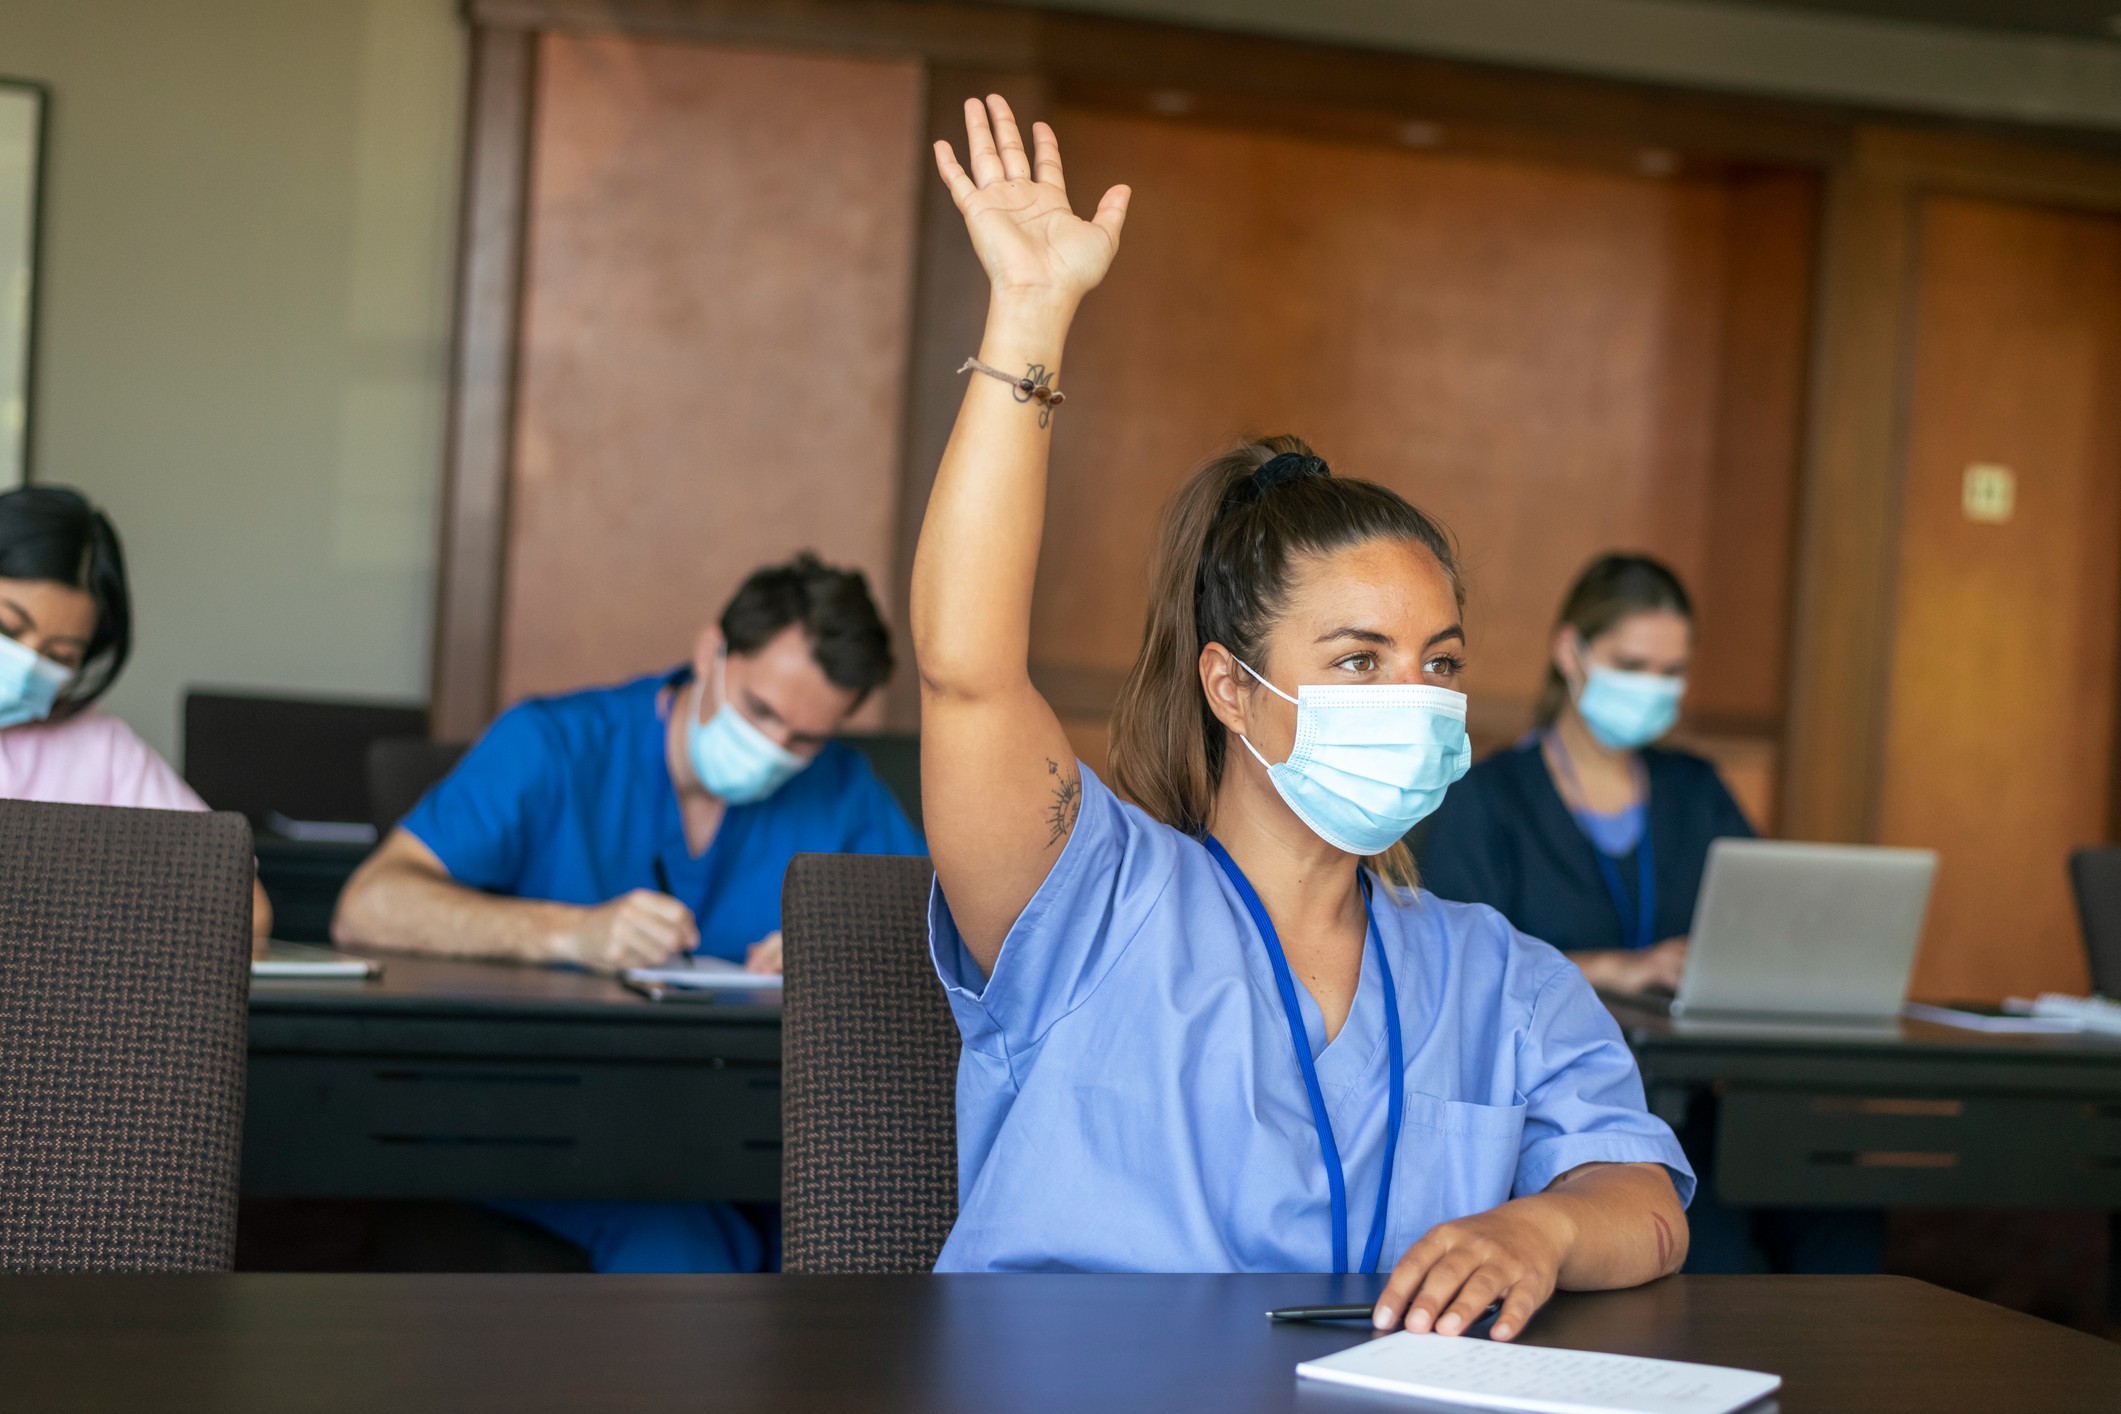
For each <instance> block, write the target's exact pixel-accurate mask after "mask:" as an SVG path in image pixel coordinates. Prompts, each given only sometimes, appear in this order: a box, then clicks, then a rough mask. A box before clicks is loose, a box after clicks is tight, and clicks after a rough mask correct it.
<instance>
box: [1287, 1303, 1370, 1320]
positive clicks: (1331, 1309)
mask: <svg viewBox="0 0 2121 1414" xmlns="http://www.w3.org/2000/svg"><path fill="white" fill-rule="evenodd" d="M1376 1309H1377V1303H1376V1302H1374V1301H1372V1302H1369V1303H1367V1304H1365V1305H1361V1306H1283V1307H1281V1308H1280V1309H1278V1310H1274V1311H1269V1312H1267V1319H1268V1320H1270V1321H1367V1320H1369V1319H1370V1313H1371V1312H1373V1311H1375V1310H1376Z"/></svg>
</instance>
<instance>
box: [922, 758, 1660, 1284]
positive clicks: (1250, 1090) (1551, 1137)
mask: <svg viewBox="0 0 2121 1414" xmlns="http://www.w3.org/2000/svg"><path fill="white" fill-rule="evenodd" d="M1082 778H1083V796H1082V807H1081V813H1080V815H1079V817H1078V818H1077V820H1076V824H1075V830H1074V832H1073V833H1072V834H1071V835H1070V836H1069V838H1068V841H1067V843H1066V845H1064V846H1063V847H1062V850H1061V854H1060V858H1059V859H1058V860H1056V861H1055V862H1054V865H1053V869H1052V872H1051V873H1049V874H1048V875H1047V876H1046V880H1045V882H1044V883H1043V884H1041V885H1040V886H1039V890H1038V892H1037V894H1036V895H1034V896H1033V897H1032V899H1031V902H1030V903H1029V904H1027V905H1026V906H1025V908H1024V911H1023V913H1022V914H1021V915H1020V916H1019V917H1018V918H1017V920H1016V923H1015V926H1013V927H1012V928H1011V929H1010V930H1009V936H1008V939H1007V941H1006V942H1005V943H1004V944H1003V947H1002V953H1001V957H1000V960H999V961H998V962H997V963H996V965H995V969H994V975H993V976H992V977H991V978H983V977H982V976H981V973H980V970H979V965H978V963H977V962H975V961H974V959H973V957H972V955H971V953H970V952H968V951H967V950H966V948H965V946H964V942H963V940H962V939H961V938H960V937H959V935H958V931H957V926H956V924H955V923H953V922H952V921H951V917H950V909H949V905H948V903H947V901H946V900H945V899H944V898H943V895H942V893H941V890H940V889H939V888H938V890H937V891H936V893H935V895H934V896H933V898H932V900H931V902H930V905H929V932H930V943H931V947H932V949H933V952H934V958H935V966H936V971H937V972H938V973H939V974H940V975H941V978H942V981H943V985H944V987H945V988H946V989H947V991H948V993H949V997H950V1006H951V1010H952V1011H953V1012H954V1013H955V1014H956V1017H957V1023H958V1028H959V1030H960V1032H961V1033H962V1034H963V1037H964V1050H963V1052H962V1054H961V1057H960V1060H959V1064H958V1080H957V1133H958V1203H959V1211H958V1218H957V1224H956V1226H955V1227H954V1228H953V1229H952V1230H951V1233H950V1239H949V1241H948V1242H947V1243H946V1244H944V1247H943V1252H942V1257H941V1260H940V1261H938V1262H937V1264H936V1270H938V1271H1071V1270H1073V1271H1145V1272H1217V1271H1265V1272H1278V1271H1313V1272H1323V1271H1330V1270H1332V1263H1333V1242H1332V1226H1331V1208H1330V1198H1329V1194H1328V1187H1327V1178H1326V1170H1325V1164H1324V1161H1323V1159H1322V1158H1321V1156H1320V1150H1319V1139H1318V1131H1317V1130H1316V1129H1315V1128H1314V1127H1313V1124H1312V1118H1311V1108H1310V1101H1309V1098H1308V1096H1307V1094H1306V1092H1305V1088H1304V1080H1303V1076H1302V1073H1301V1070H1300V1068H1299V1065H1298V1062H1297V1058H1296V1055H1295V1052H1294V1050H1293V1049H1292V1043H1291V1038H1290V1032H1289V1026H1288V1022H1287V1021H1286V1019H1285V1014H1284V1013H1283V1011H1282V1004H1281V1000H1280V997H1279V995H1278V994H1277V991H1276V988H1275V982H1274V975H1273V971H1272V967H1271V964H1270V963H1269V962H1268V960H1267V954H1266V952H1265V950H1264V947H1263V945H1262V941H1261V938H1260V934H1259V930H1258V929H1257V928H1256V927H1255V926H1254V924H1253V922H1252V920H1251V917H1250V915H1249V914H1248V912H1247V911H1246V908H1245V905H1244V902H1243V901H1242V899H1241V898H1240V897H1239V895H1238V893H1237V891H1236V889H1235V887H1234V886H1233V885H1232V884H1231V882H1230V880H1229V879H1228V877H1227V876H1225V875H1224V873H1223V871H1222V869H1221V868H1220V867H1218V866H1217V864H1216V863H1215V861H1214V859H1213V858H1212V857H1211V856H1210V855H1209V853H1208V850H1207V848H1206V847H1205V846H1204V845H1203V844H1202V843H1201V842H1200V841H1198V840H1196V839H1193V838H1191V837H1190V836H1187V835H1184V834H1181V833H1180V832H1179V831H1177V830H1174V829H1172V828H1170V827H1169V826H1167V825H1162V824H1159V823H1157V822H1156V821H1155V820H1152V819H1151V818H1150V817H1149V816H1148V815H1146V814H1145V813H1143V812H1142V811H1141V810H1139V809H1137V808H1136V807H1134V806H1132V805H1128V804H1125V803H1123V802H1121V801H1120V800H1119V799H1118V798H1117V797H1116V796H1114V795H1113V794H1112V792H1111V791H1110V790H1109V789H1107V788H1106V786H1105V785H1104V783H1103V782H1101V781H1100V780H1098V778H1097V776H1096V775H1095V773H1093V772H1092V771H1090V770H1089V769H1088V768H1087V767H1086V768H1084V769H1083V773H1082ZM1373 913H1374V916H1375V918H1376V921H1377V928H1378V932H1379V935H1380V937H1381V939H1382V941H1383V943H1384V946H1385V950H1386V953H1387V955H1388V957H1389V958H1390V966H1391V968H1392V973H1393V977H1394V979H1395V981H1396V983H1397V990H1398V996H1399V1010H1400V1016H1401V1027H1402V1031H1403V1033H1404V1039H1405V1045H1406V1070H1405V1078H1404V1087H1405V1088H1404V1091H1403V1094H1404V1098H1405V1118H1404V1121H1403V1126H1402V1132H1401V1135H1400V1140H1399V1149H1398V1152H1397V1155H1396V1157H1395V1159H1394V1163H1393V1173H1392V1193H1391V1213H1390V1218H1389V1220H1388V1224H1387V1229H1386V1235H1385V1242H1384V1248H1383V1253H1382V1255H1381V1257H1380V1259H1379V1266H1380V1268H1381V1269H1388V1268H1389V1267H1390V1266H1391V1265H1392V1264H1393V1263H1394V1262H1396V1261H1398V1259H1399V1257H1400V1256H1401V1255H1402V1254H1403V1253H1404V1252H1405V1251H1406V1249H1407V1248H1408V1247H1410V1246H1412V1245H1413V1244H1414V1242H1415V1241H1416V1240H1417V1239H1419V1238H1420V1237H1421V1235H1422V1234H1423V1233H1425V1232H1427V1231H1428V1230H1429V1229H1430V1228H1431V1227H1433V1226H1435V1225H1436V1224H1437V1223H1440V1222H1444V1221H1447V1220H1449V1219H1452V1218H1457V1217H1463V1216H1466V1215H1467V1214H1471V1213H1477V1212H1481V1211H1484V1210H1486V1209H1488V1208H1492V1207H1494V1206H1495V1205H1497V1204H1499V1203H1502V1202H1504V1201H1505V1200H1507V1199H1509V1198H1512V1197H1515V1196H1520V1195H1524V1194H1529V1193H1537V1192H1539V1191H1540V1190H1541V1189H1543V1188H1545V1187H1546V1186H1547V1185H1548V1184H1549V1183H1551V1182H1552V1181H1553V1180H1554V1179H1555V1178H1556V1177H1558V1176H1559V1175H1561V1174H1562V1173H1564V1172H1566V1171H1567V1170H1569V1169H1572V1168H1575V1167H1576V1166H1577V1165H1579V1164H1585V1163H1591V1162H1595V1161H1607V1162H1614V1163H1659V1164H1663V1165H1664V1166H1665V1168H1666V1169H1667V1170H1669V1171H1670V1173H1671V1175H1672V1180H1673V1183H1674V1184H1675V1185H1676V1186H1677V1188H1678V1190H1679V1194H1680V1197H1681V1199H1682V1201H1684V1200H1686V1199H1689V1198H1691V1196H1692V1194H1693V1188H1694V1177H1693V1170H1692V1169H1690V1168H1689V1167H1688V1166H1687V1161H1686V1158H1685V1156H1684V1155H1682V1154H1681V1153H1680V1151H1679V1145H1678V1144H1677V1142H1675V1141H1674V1139H1673V1138H1672V1133H1671V1131H1670V1130H1669V1129H1667V1128H1666V1127H1665V1125H1664V1124H1663V1122H1662V1121H1660V1120H1658V1119H1655V1118H1653V1117H1652V1116H1651V1115H1650V1114H1649V1113H1648V1112H1647V1111H1646V1110H1645V1108H1644V1105H1643V1094H1642V1080H1641V1077H1640V1076H1639V1075H1638V1074H1637V1072H1636V1069H1635V1061H1634V1058H1633V1057H1632V1056H1631V1055H1630V1054H1629V1053H1628V1049H1627V1046H1626V1044H1625V1043H1624V1042H1623V1041H1622V1040H1621V1036H1620V1031H1619V1029H1618V1028H1617V1027H1616V1026H1615V1025H1614V1024H1613V1020H1612V1018H1611V1017H1610V1016H1608V1015H1607V1014H1606V1011H1605V1009H1604V1008H1603V1007H1602V1006H1600V1005H1599V1004H1598V1000H1597V998H1596V997H1594V996H1593V995H1592V993H1591V989H1590V987H1589V986H1588V985H1587V984H1586V983H1585V982H1584V980H1583V974H1582V973H1580V972H1578V971H1577V970H1576V968H1575V967H1573V966H1571V965H1570V964H1569V963H1568V961H1567V960H1566V959H1564V958H1563V957H1562V956H1561V955H1560V954H1559V953H1556V952H1555V951H1554V950H1553V949H1552V948H1549V947H1547V946H1546V945H1545V944H1544V943H1539V942H1535V941H1533V940H1532V939H1530V938H1527V937H1525V936H1524V935H1523V934H1521V933H1518V932H1516V931H1515V930H1514V929H1512V928H1511V927H1510V926H1509V924H1508V923H1507V922H1505V921H1504V920H1503V918H1502V917H1501V915H1499V914H1497V913H1496V912H1495V911H1494V910H1492V909H1488V908H1480V907H1467V906H1464V905H1459V904H1450V903H1444V902H1442V901H1441V900H1438V899H1436V898H1433V897H1431V896H1430V895H1428V894H1426V893H1420V892H1414V891H1408V890H1400V889H1394V888H1391V887H1389V886H1380V887H1378V888H1377V890H1376V892H1375V895H1374V898H1373ZM1376 974H1377V968H1376V966H1375V960H1374V957H1373V955H1372V953H1371V951H1370V950H1369V949H1367V948H1366V949H1365V950H1364V956H1363V967H1362V974H1361V979H1360V981H1359V983H1358V985H1357V987H1356V992H1355V999H1354V1004H1353V1006H1352V1008H1351V1010H1350V1011H1349V1014H1348V1019H1347V1021H1346V1022H1345V1023H1344V1025H1343V1026H1342V1028H1341V1031H1340V1033H1339V1034H1338V1035H1337V1036H1335V1037H1334V1039H1333V1042H1332V1044H1331V1045H1327V1044H1326V1043H1325V1023H1324V1019H1323V1018H1322V1016H1321V1015H1320V1013H1319V1010H1318V1007H1317V1004H1316V1003H1314V1002H1313V1001H1312V1000H1311V997H1310V994H1309V993H1308V992H1307V991H1305V990H1304V989H1303V988H1301V987H1299V988H1298V989H1297V992H1298V997H1299V1005H1300V1007H1301V1009H1302V1011H1303V1017H1304V1023H1305V1028H1306V1031H1307V1033H1308V1039H1309V1042H1310V1047H1311V1051H1312V1054H1313V1057H1314V1059H1315V1062H1316V1067H1317V1072H1318V1079H1319V1084H1320V1088H1321V1090H1322V1091H1323V1093H1324V1097H1325V1101H1326V1109H1327V1113H1328V1115H1329V1117H1330V1119H1331V1122H1332V1126H1333V1133H1334V1138H1335V1140H1336V1142H1337V1144H1338V1146H1339V1150H1340V1156H1341V1164H1342V1167H1343V1169H1344V1170H1345V1172H1346V1176H1347V1192H1348V1194H1349V1201H1348V1206H1349V1209H1350V1211H1351V1213H1353V1214H1355V1215H1356V1216H1354V1217H1353V1218H1351V1227H1352V1228H1353V1229H1354V1231H1352V1232H1351V1233H1350V1238H1349V1240H1350V1246H1351V1249H1352V1250H1354V1251H1356V1252H1360V1251H1361V1249H1362V1246H1363V1244H1364V1242H1365V1240H1366V1238H1367V1237H1368V1224H1369V1220H1370V1212H1371V1207H1372V1204H1373V1200H1374V1195H1375V1194H1376V1192H1377V1184H1378V1179H1379V1176H1380V1174H1381V1172H1382V1170H1383V1163H1384V1154H1383V1150H1384V1134H1385V1122H1386V1086H1387V1084H1388V1083H1389V1080H1388V1076H1389V1071H1390V1064H1389V1061H1388V1058H1387V1049H1388V1048H1387V1046H1386V1027H1385V1024H1384V1000H1383V995H1382V991H1383V989H1382V981H1381V979H1380V978H1379V977H1378V976H1377V975H1376Z"/></svg>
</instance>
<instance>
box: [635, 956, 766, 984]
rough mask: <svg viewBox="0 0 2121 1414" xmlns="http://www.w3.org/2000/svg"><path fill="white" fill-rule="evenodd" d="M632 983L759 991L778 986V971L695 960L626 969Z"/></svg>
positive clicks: (712, 959) (708, 959)
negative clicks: (747, 969) (658, 983)
mask: <svg viewBox="0 0 2121 1414" xmlns="http://www.w3.org/2000/svg"><path fill="white" fill-rule="evenodd" d="M626 980H627V981H629V982H660V983H662V984H663V985H664V986H666V987H684V988H686V989H687V990H690V991H696V992H734V991H758V990H761V989H763V988H769V987H779V986H780V985H781V976H780V974H779V973H778V972H746V971H745V970H744V969H743V968H741V967H739V966H737V965H736V964H735V963H733V962H730V961H729V960H728V959H726V958H720V957H693V958H687V959H685V960H684V961H682V962H673V963H668V964H666V965H664V966H662V967H634V968H629V969H627V972H626Z"/></svg>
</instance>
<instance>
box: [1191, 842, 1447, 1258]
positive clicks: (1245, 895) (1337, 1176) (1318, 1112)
mask: <svg viewBox="0 0 2121 1414" xmlns="http://www.w3.org/2000/svg"><path fill="white" fill-rule="evenodd" d="M1203 842H1204V843H1205V844H1206V845H1207V846H1208V853H1210V854H1212V855H1214V856H1215V862H1216V863H1217V864H1220V865H1221V866H1222V868H1223V873H1225V874H1227V875H1229V876H1230V882H1231V883H1232V884H1234V885H1236V887H1237V894H1238V897H1240V898H1242V899H1243V900H1244V901H1245V908H1246V910H1247V911H1248V912H1250V913H1251V915H1252V922H1253V924H1254V925H1256V926H1257V927H1258V929H1259V939H1260V943H1261V945H1262V946H1263V947H1265V948H1266V950H1267V961H1268V962H1270V963H1272V964H1273V965H1274V986H1275V989H1276V990H1277V991H1279V992H1280V993H1281V1010H1282V1017H1283V1019H1284V1020H1286V1021H1287V1022H1288V1023H1289V1039H1290V1040H1291V1041H1292V1042H1294V1043H1295V1045H1296V1064H1297V1065H1298V1066H1299V1067H1300V1068H1301V1069H1302V1071H1303V1074H1304V1092H1305V1093H1306V1094H1308V1095H1309V1096H1310V1097H1311V1125H1312V1127H1313V1128H1314V1129H1316V1130H1317V1131H1318V1148H1319V1152H1320V1154H1321V1155H1323V1156H1324V1158H1325V1163H1326V1191H1327V1193H1328V1195H1329V1196H1330V1197H1331V1199H1332V1205H1333V1271H1334V1274H1335V1275H1344V1274H1346V1272H1347V1270H1348V1180H1347V1177H1346V1176H1345V1175H1344V1174H1343V1173H1342V1172H1341V1167H1340V1146H1339V1145H1338V1144H1336V1143H1335V1142H1334V1141H1333V1121H1332V1120H1331V1119H1330V1118H1329V1117H1328V1116H1327V1114H1326V1097H1325V1092H1324V1091H1322V1090H1320V1089H1319V1088H1318V1067H1317V1066H1316V1065H1315V1064H1314V1063H1313V1062H1312V1060H1311V1038H1310V1037H1309V1036H1308V1035H1306V1034H1305V1032H1304V1014H1303V1010H1302V1008H1301V1007H1299V1006H1298V1005H1297V1003H1296V979H1295V978H1294V977H1292V976H1291V975H1290V974H1289V959H1288V957H1287V956H1286V955H1285V954H1284V953H1283V952H1282V950H1281V937H1280V935H1279V934H1277V933H1276V932H1275V931H1274V922H1273V920H1272V919H1270V918H1268V917H1267V909H1266V905H1264V904H1262V903H1261V902H1260V901H1259V895H1258V894H1256V893H1254V892H1253V891H1252V882H1251V880H1249V879H1247V878H1246V877H1245V875H1244V871H1243V870H1241V869H1239V868H1238V867H1237V862H1236V861H1235V860H1233V859H1232V858H1230V853H1229V851H1228V850H1226V849H1224V848H1223V847H1222V841H1220V840H1218V839H1216V838H1215V837H1214V836H1213V835H1209V836H1206V837H1205V839H1204V841H1203ZM1362 911H1363V918H1364V919H1365V921H1366V922H1367V924H1368V934H1369V939H1370V942H1371V944H1372V945H1373V946H1374V947H1375V949H1376V952H1377V975H1378V976H1379V977H1381V978H1383V979H1384V994H1385V995H1384V1003H1385V1036H1386V1038H1387V1041H1388V1044H1389V1046H1390V1049H1391V1054H1392V1082H1391V1085H1392V1088H1391V1089H1390V1090H1389V1091H1388V1092H1387V1093H1386V1096H1385V1157H1384V1171H1383V1172H1382V1173H1381V1174H1380V1175H1379V1176H1378V1180H1377V1209H1376V1211H1375V1212H1374V1213H1373V1214H1372V1215H1371V1218H1370V1240H1369V1241H1368V1242H1366V1243H1364V1244H1363V1249H1362V1270H1364V1271H1365V1272H1374V1271H1376V1270H1377V1258H1378V1254H1379V1253H1380V1252H1381V1251H1383V1249H1384V1245H1385V1213H1386V1210H1387V1209H1388V1208H1389V1207H1390V1205H1391V1199H1392V1158H1393V1155H1395V1154H1396V1153H1398V1151H1399V1122H1400V1119H1401V1118H1402V1116H1403V1114H1404V1111H1405V1109H1406V1095H1405V1094H1404V1091H1405V1089H1406V1073H1407V1071H1406V1052H1405V1048H1404V1047H1403V1045H1402V1044H1401V1042H1400V1037H1399V992H1398V989H1397V988H1395V987H1394V986H1393V985H1392V964H1391V962H1390V961H1389V960H1387V958H1386V957H1385V941H1384V938H1383V937H1382V936H1381V935H1380V934H1379V933H1378V931H1377V915H1376V914H1375V913H1373V912H1371V909H1370V884H1369V881H1368V880H1367V879H1365V880H1364V881H1363V889H1362Z"/></svg>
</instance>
